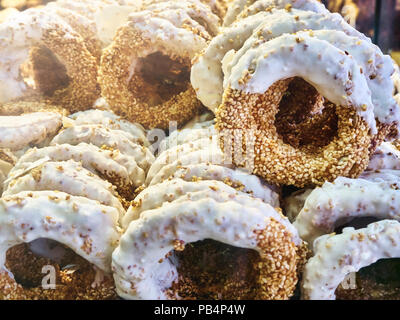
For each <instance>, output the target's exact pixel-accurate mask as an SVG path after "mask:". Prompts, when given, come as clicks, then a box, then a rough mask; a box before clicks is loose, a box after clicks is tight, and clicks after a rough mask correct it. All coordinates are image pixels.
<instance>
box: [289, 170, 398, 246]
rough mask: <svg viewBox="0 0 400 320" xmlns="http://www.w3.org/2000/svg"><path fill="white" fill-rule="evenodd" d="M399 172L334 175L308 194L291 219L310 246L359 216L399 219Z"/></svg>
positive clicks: (384, 171)
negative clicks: (356, 176) (346, 176)
mask: <svg viewBox="0 0 400 320" xmlns="http://www.w3.org/2000/svg"><path fill="white" fill-rule="evenodd" d="M399 176H400V173H398V172H396V171H392V170H383V171H382V172H381V173H376V174H374V175H372V176H362V177H361V178H359V179H348V178H344V177H339V178H337V179H336V180H335V181H334V182H333V183H328V182H327V183H325V184H324V185H323V186H322V187H321V188H317V189H315V190H314V191H312V192H311V194H310V195H309V196H308V198H307V200H306V202H305V204H304V207H303V209H302V210H301V211H300V213H299V215H298V216H297V218H296V221H295V222H294V226H295V227H296V228H297V230H298V231H299V235H300V236H301V238H302V239H303V240H305V241H307V242H308V243H309V244H310V246H312V244H313V242H314V240H315V239H316V238H317V237H319V236H321V235H323V234H329V233H331V232H333V231H334V230H335V228H337V227H339V226H341V225H344V224H345V223H346V222H349V221H351V220H352V219H355V218H360V217H373V218H377V219H380V220H382V219H394V220H400V216H399V212H398V210H397V209H396V208H398V206H399V205H400V198H399V194H400V191H399V190H398V189H399V186H400V177H399Z"/></svg>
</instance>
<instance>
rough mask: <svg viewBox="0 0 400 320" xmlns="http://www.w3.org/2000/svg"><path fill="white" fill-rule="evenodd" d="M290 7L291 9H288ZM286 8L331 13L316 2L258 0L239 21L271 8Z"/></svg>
mask: <svg viewBox="0 0 400 320" xmlns="http://www.w3.org/2000/svg"><path fill="white" fill-rule="evenodd" d="M242 1H243V0H242ZM288 5H289V6H290V8H289V7H287V6H288ZM285 7H287V9H286V10H287V11H290V10H292V9H298V10H303V11H312V12H317V13H329V11H328V10H327V9H326V8H325V6H324V5H323V4H322V3H320V2H319V1H316V0H300V1H299V0H295V1H292V0H283V1H282V0H278V1H277V0H256V1H255V2H254V3H253V4H252V5H250V6H247V7H246V8H245V9H244V10H243V11H242V12H241V13H240V14H239V15H238V17H237V20H240V19H243V18H244V17H248V16H252V15H254V14H256V13H258V12H260V11H264V10H270V9H271V8H277V9H285Z"/></svg>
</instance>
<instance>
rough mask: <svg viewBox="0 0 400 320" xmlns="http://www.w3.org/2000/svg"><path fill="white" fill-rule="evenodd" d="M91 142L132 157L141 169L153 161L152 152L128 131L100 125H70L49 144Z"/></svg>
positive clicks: (144, 168)
mask: <svg viewBox="0 0 400 320" xmlns="http://www.w3.org/2000/svg"><path fill="white" fill-rule="evenodd" d="M82 142H85V143H89V144H93V145H95V146H97V147H99V148H102V147H104V146H106V147H108V148H112V149H113V150H115V151H119V152H121V153H122V154H124V155H128V156H131V157H133V158H134V159H135V160H136V163H137V164H138V166H139V167H140V168H142V169H143V170H147V169H148V168H149V167H150V165H151V164H152V163H153V161H154V156H153V154H152V153H151V152H150V151H149V150H148V149H147V148H146V147H143V146H141V145H140V144H138V143H139V142H140V141H138V140H137V138H135V137H133V136H132V135H131V134H130V133H128V132H125V131H121V130H112V129H108V128H106V127H104V126H102V125H89V124H88V125H80V126H72V127H69V128H66V129H65V130H63V131H61V132H60V133H59V134H58V135H57V136H56V137H54V139H53V140H52V141H51V143H50V144H51V145H53V146H54V145H57V144H70V145H77V144H79V143H82Z"/></svg>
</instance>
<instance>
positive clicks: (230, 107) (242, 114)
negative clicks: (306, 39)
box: [217, 79, 371, 187]
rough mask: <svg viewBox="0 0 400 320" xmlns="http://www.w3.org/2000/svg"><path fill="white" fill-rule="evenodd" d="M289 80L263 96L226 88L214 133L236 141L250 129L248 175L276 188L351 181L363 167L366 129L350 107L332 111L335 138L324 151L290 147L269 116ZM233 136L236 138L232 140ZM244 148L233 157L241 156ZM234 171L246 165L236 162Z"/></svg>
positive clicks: (367, 145)
mask: <svg viewBox="0 0 400 320" xmlns="http://www.w3.org/2000/svg"><path fill="white" fill-rule="evenodd" d="M290 81H291V79H287V80H282V81H278V82H276V83H275V84H274V85H272V86H271V87H270V88H269V89H268V91H267V92H265V93H264V94H246V93H244V92H242V91H239V90H234V89H231V88H230V89H228V90H227V91H226V92H225V95H224V100H223V103H222V105H221V106H220V108H219V109H218V111H217V129H218V130H219V131H220V133H221V147H222V148H224V139H227V140H231V141H232V142H233V141H235V139H236V141H241V140H240V139H241V137H240V135H241V134H242V133H243V129H252V130H253V132H252V133H251V139H253V143H254V145H253V146H252V147H251V150H248V152H247V159H249V158H250V159H251V158H252V157H253V158H254V170H253V173H254V174H257V175H259V176H261V177H263V178H264V179H266V180H267V181H268V182H270V183H274V184H279V185H294V186H297V187H304V186H307V185H322V184H323V183H325V182H326V181H333V180H335V179H336V178H337V177H339V176H345V177H350V178H356V177H358V175H359V174H360V173H361V172H362V171H364V170H365V168H366V167H367V166H368V162H369V155H370V153H369V148H370V145H371V136H370V135H369V131H370V129H369V127H368V125H367V124H366V123H365V122H364V120H362V118H361V117H360V116H358V115H357V114H356V112H355V110H354V109H353V108H351V107H342V106H336V115H337V117H338V124H337V126H338V129H337V135H336V136H335V137H333V138H332V140H331V141H330V143H329V144H327V145H326V146H323V147H320V148H317V150H309V149H310V148H307V146H306V147H300V148H295V147H293V146H291V145H289V144H285V143H284V142H283V140H282V138H281V137H279V135H278V134H277V130H276V127H275V116H276V113H277V112H278V110H279V103H280V101H281V99H282V96H283V94H284V93H285V92H286V89H287V88H288V84H289V82H290ZM235 137H236V138H235ZM245 149H246V146H243V145H242V146H239V150H236V152H239V153H241V152H242V153H245ZM233 161H234V163H235V164H236V165H238V166H244V165H246V164H245V163H244V162H243V161H241V162H238V161H236V160H235V157H234V156H233Z"/></svg>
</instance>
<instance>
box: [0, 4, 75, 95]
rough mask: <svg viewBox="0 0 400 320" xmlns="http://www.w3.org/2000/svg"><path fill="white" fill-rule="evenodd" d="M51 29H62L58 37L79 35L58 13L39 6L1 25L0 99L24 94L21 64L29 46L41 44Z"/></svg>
mask: <svg viewBox="0 0 400 320" xmlns="http://www.w3.org/2000/svg"><path fill="white" fill-rule="evenodd" d="M54 29H55V30H59V31H60V32H64V33H65V37H64V38H63V39H60V41H71V39H73V38H79V35H78V34H77V33H75V32H74V30H73V29H72V28H71V27H70V26H69V25H68V24H67V23H66V22H65V21H64V20H63V19H61V18H60V17H59V16H58V15H56V14H50V13H47V12H46V11H44V10H39V9H28V10H26V11H23V12H21V13H19V14H16V15H14V16H13V19H8V20H7V21H6V22H5V23H2V24H1V25H0V103H5V102H8V101H10V100H14V99H17V98H20V97H22V96H24V94H26V92H27V90H28V87H27V85H26V84H25V82H24V80H23V78H22V77H21V76H20V66H21V64H23V63H24V62H25V61H26V60H27V59H28V56H29V50H30V48H31V47H32V46H35V45H40V44H43V38H44V37H45V34H46V31H50V30H54Z"/></svg>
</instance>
